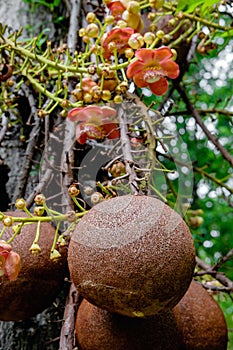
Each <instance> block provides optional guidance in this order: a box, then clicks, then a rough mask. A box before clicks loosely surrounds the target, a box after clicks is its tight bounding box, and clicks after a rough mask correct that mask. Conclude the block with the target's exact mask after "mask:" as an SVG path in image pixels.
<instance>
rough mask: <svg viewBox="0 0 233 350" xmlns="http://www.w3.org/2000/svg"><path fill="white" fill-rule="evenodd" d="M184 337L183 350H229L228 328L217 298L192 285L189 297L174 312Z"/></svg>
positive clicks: (200, 287) (197, 285)
mask: <svg viewBox="0 0 233 350" xmlns="http://www.w3.org/2000/svg"><path fill="white" fill-rule="evenodd" d="M173 312H174V315H175V318H176V320H177V325H178V327H179V330H180V332H181V334H182V350H226V349H227V341H228V335H227V326H226V321H225V318H224V315H223V312H222V310H221V308H220V306H219V305H218V303H217V302H216V301H215V300H214V298H213V297H212V296H211V295H210V294H209V293H208V292H207V290H206V289H204V288H203V287H202V286H201V285H200V284H198V283H197V282H195V281H192V283H191V284H190V287H189V289H188V291H187V292H186V294H185V296H184V297H183V298H182V299H181V301H180V302H179V303H178V305H177V306H176V307H175V308H174V310H173Z"/></svg>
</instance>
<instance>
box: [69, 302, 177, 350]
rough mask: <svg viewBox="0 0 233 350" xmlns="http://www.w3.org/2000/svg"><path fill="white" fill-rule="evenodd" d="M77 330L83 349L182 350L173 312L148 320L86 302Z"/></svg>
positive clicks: (169, 311) (78, 315) (80, 346)
mask: <svg viewBox="0 0 233 350" xmlns="http://www.w3.org/2000/svg"><path fill="white" fill-rule="evenodd" d="M75 330H76V338H77V342H78V348H79V349H80V350H159V349H162V350H180V341H181V339H180V334H179V331H178V328H177V326H176V321H175V318H174V315H173V313H172V311H171V310H168V311H166V312H164V313H161V314H159V315H157V316H154V317H152V318H148V319H141V318H132V317H126V316H122V315H119V314H116V313H112V312H109V311H106V310H103V309H101V308H99V307H97V306H94V305H92V304H90V303H89V302H88V301H87V300H86V299H83V301H82V302H81V304H80V307H79V309H78V312H77V317H76V324H75Z"/></svg>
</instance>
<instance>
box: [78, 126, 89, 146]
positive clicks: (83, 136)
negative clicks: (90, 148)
mask: <svg viewBox="0 0 233 350" xmlns="http://www.w3.org/2000/svg"><path fill="white" fill-rule="evenodd" d="M84 126H85V125H84V124H83V123H80V124H78V125H77V126H76V140H77V141H78V143H80V145H85V143H86V142H87V134H86V131H85V130H84Z"/></svg>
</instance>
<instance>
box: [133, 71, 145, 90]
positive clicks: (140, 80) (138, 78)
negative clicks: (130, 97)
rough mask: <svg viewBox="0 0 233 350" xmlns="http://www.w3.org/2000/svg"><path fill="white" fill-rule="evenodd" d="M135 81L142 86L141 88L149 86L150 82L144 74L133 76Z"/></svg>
mask: <svg viewBox="0 0 233 350" xmlns="http://www.w3.org/2000/svg"><path fill="white" fill-rule="evenodd" d="M133 81H134V83H135V84H136V85H137V86H138V87H140V88H143V87H146V86H148V85H149V84H148V83H147V82H146V81H145V79H144V77H143V74H140V73H139V74H137V75H135V76H134V77H133Z"/></svg>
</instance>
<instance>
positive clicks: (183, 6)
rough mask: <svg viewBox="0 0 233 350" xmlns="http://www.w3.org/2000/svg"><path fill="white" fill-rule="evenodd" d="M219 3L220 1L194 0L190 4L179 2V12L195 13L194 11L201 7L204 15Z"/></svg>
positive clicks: (184, 0) (185, 1)
mask: <svg viewBox="0 0 233 350" xmlns="http://www.w3.org/2000/svg"><path fill="white" fill-rule="evenodd" d="M217 3H219V0H207V1H206V0H192V1H191V3H190V4H189V3H188V1H187V0H179V1H178V5H177V11H183V12H186V13H191V12H194V10H195V9H196V8H197V7H198V6H201V12H202V13H204V12H205V11H206V10H207V9H208V8H210V7H212V6H213V5H215V4H217Z"/></svg>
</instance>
